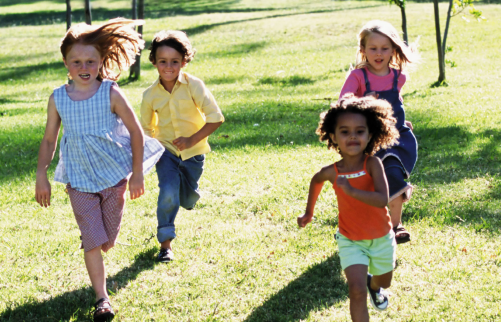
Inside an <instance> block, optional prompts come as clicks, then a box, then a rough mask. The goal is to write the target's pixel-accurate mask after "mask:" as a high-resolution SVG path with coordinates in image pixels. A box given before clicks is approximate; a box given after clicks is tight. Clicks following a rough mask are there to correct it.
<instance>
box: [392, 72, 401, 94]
mask: <svg viewBox="0 0 501 322" xmlns="http://www.w3.org/2000/svg"><path fill="white" fill-rule="evenodd" d="M392 70H393V75H394V76H393V90H394V91H397V92H398V77H399V76H400V73H401V71H400V70H399V71H397V70H396V69H393V68H392Z"/></svg>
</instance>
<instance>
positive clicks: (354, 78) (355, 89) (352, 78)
mask: <svg viewBox="0 0 501 322" xmlns="http://www.w3.org/2000/svg"><path fill="white" fill-rule="evenodd" d="M356 71H357V70H356V69H355V70H352V71H351V73H350V75H349V76H348V78H346V81H345V82H344V85H343V88H342V89H341V92H340V93H339V99H341V98H342V97H343V96H344V95H345V94H348V93H353V95H355V96H357V97H362V96H363V95H364V93H363V90H364V88H365V86H364V88H362V85H361V83H360V82H361V80H360V77H359V76H358V75H357V73H356Z"/></svg>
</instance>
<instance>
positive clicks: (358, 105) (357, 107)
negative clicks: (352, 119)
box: [316, 94, 400, 155]
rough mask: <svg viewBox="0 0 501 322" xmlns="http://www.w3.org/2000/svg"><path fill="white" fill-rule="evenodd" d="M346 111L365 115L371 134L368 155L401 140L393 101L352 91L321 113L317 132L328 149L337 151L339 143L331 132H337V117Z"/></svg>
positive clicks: (367, 149) (367, 148)
mask: <svg viewBox="0 0 501 322" xmlns="http://www.w3.org/2000/svg"><path fill="white" fill-rule="evenodd" d="M345 113H355V114H361V115H363V116H365V119H366V120H367V127H368V128H369V133H370V134H372V138H371V140H370V142H369V144H367V147H366V148H365V151H364V152H365V153H366V154H368V155H374V154H375V153H376V152H377V151H378V150H379V149H386V148H388V147H390V146H392V145H395V144H396V143H398V138H399V137H400V134H399V132H398V130H397V128H396V127H395V124H396V122H397V120H396V119H395V118H394V117H393V109H392V107H391V105H390V103H388V102H387V101H385V100H378V99H375V98H374V97H372V96H366V97H361V98H358V97H355V96H354V95H353V94H346V95H345V96H343V98H341V99H340V100H339V102H337V104H332V105H331V108H330V109H329V110H328V111H327V112H323V113H322V114H320V123H318V128H317V130H316V133H317V134H318V135H319V136H320V141H327V147H328V148H329V149H335V150H337V151H338V145H337V144H336V143H335V142H334V141H333V140H332V138H331V136H330V134H335V131H336V125H337V120H338V118H339V116H340V115H342V114H345ZM338 152H339V151H338Z"/></svg>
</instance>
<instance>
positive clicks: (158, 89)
mask: <svg viewBox="0 0 501 322" xmlns="http://www.w3.org/2000/svg"><path fill="white" fill-rule="evenodd" d="M218 122H224V116H223V114H222V113H221V109H219V106H218V105H217V103H216V101H215V100H214V96H212V93H211V92H210V91H209V90H208V89H207V87H206V86H205V84H204V82H203V81H202V80H200V79H198V78H196V77H194V76H192V75H190V74H188V73H185V72H180V73H179V77H178V80H177V82H176V85H174V88H173V89H172V93H169V92H168V91H166V90H165V88H164V87H163V85H162V84H161V83H160V79H157V80H156V81H155V83H153V85H151V86H150V87H148V88H147V89H146V90H145V91H144V93H143V101H142V103H141V125H142V127H143V129H144V132H145V133H146V135H148V136H151V137H152V138H156V139H157V140H158V141H160V143H162V145H163V146H165V148H166V149H168V150H169V151H170V152H172V153H173V154H175V155H177V156H178V157H181V159H183V160H186V159H189V158H191V157H193V156H195V155H199V154H205V153H208V152H210V146H209V143H208V142H207V139H208V138H204V139H203V140H201V141H200V142H198V143H197V144H195V145H194V146H192V147H191V148H189V149H185V150H183V151H179V150H178V149H177V148H176V146H175V145H174V144H172V141H174V140H175V139H177V138H178V137H181V136H183V137H190V136H192V135H193V134H195V133H196V132H198V131H199V130H200V129H201V128H202V127H203V126H204V125H205V123H218Z"/></svg>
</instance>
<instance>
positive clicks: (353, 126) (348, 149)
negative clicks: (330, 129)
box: [331, 113, 372, 156]
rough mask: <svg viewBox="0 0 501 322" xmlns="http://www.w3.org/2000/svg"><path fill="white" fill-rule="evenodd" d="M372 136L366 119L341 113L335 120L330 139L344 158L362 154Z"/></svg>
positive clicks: (360, 115)
mask: <svg viewBox="0 0 501 322" xmlns="http://www.w3.org/2000/svg"><path fill="white" fill-rule="evenodd" d="M371 138H372V134H370V133H369V128H368V126H367V119H366V118H365V116H363V115H362V114H358V113H343V114H341V115H340V116H339V117H338V119H337V124H336V129H335V132H334V134H331V139H332V141H334V143H336V144H337V145H338V146H339V149H340V150H341V152H342V154H343V155H344V156H346V155H350V156H355V155H357V154H361V153H364V150H365V148H366V147H367V144H369V142H370V140H371Z"/></svg>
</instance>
